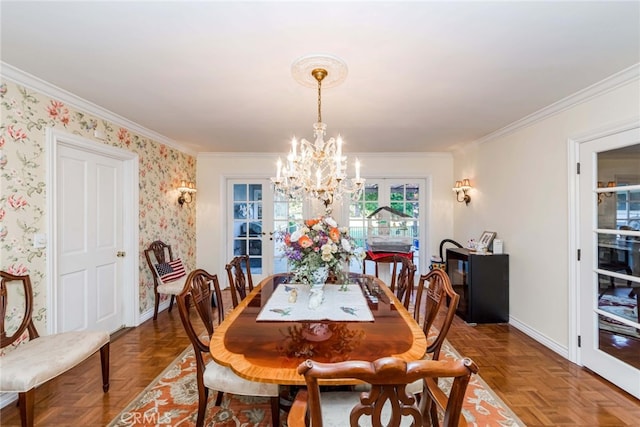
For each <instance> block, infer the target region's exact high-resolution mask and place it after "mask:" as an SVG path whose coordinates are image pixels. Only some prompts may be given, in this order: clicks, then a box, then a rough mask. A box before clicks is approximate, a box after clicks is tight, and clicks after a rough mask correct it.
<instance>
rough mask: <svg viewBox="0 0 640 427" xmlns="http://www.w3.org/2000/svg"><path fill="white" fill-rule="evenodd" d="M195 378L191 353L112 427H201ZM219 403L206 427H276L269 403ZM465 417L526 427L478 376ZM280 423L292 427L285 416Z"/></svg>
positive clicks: (446, 351) (447, 349)
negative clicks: (197, 415) (199, 425)
mask: <svg viewBox="0 0 640 427" xmlns="http://www.w3.org/2000/svg"><path fill="white" fill-rule="evenodd" d="M442 354H443V355H444V356H445V357H447V358H454V359H458V358H460V355H459V354H458V352H457V351H456V350H455V348H453V346H451V345H450V344H449V343H448V342H447V341H445V343H444V345H443V348H442ZM195 372H196V365H195V359H194V357H193V350H192V348H191V347H188V348H187V349H186V350H185V351H184V352H183V353H182V354H181V355H180V356H178V358H176V360H174V361H173V362H172V363H171V365H169V367H167V368H166V369H165V370H164V371H163V372H162V373H161V374H160V375H159V376H158V377H157V378H156V379H155V380H153V382H152V383H151V384H150V385H149V386H147V388H146V389H145V390H143V391H142V393H140V394H139V395H138V396H137V397H136V398H135V399H134V400H133V401H132V402H131V403H130V404H129V405H128V406H127V407H126V408H125V409H124V410H123V411H122V412H121V413H120V414H118V415H117V416H116V417H115V418H114V419H113V421H111V423H110V424H109V427H125V426H126V427H130V426H136V427H137V426H157V427H166V426H193V425H195V422H196V410H197V407H198V391H197V386H196V378H195V375H196V373H195ZM214 403H215V393H214V392H213V391H211V392H210V393H209V406H208V407H207V417H206V421H205V426H208V427H231V426H233V427H269V426H271V410H270V405H269V398H261V397H246V396H237V395H232V394H225V395H224V398H223V401H222V405H221V406H220V407H216V406H214ZM462 412H463V414H464V416H465V418H466V419H467V421H468V422H469V425H471V426H514V427H515V426H524V425H525V424H524V423H522V421H520V419H519V418H518V417H517V416H516V415H515V414H514V413H513V412H512V411H511V409H510V408H509V407H508V406H507V405H506V404H505V403H504V402H503V401H502V400H501V399H500V398H499V397H498V396H497V395H496V394H495V393H494V392H493V391H492V390H491V388H489V386H488V385H487V384H486V383H485V382H484V380H482V378H480V376H479V375H474V376H473V377H472V379H471V381H470V383H469V386H468V388H467V393H466V396H465V403H464V406H463V409H462ZM280 418H281V420H282V421H283V422H282V424H283V426H285V427H286V413H285V412H284V411H283V412H281V414H280Z"/></svg>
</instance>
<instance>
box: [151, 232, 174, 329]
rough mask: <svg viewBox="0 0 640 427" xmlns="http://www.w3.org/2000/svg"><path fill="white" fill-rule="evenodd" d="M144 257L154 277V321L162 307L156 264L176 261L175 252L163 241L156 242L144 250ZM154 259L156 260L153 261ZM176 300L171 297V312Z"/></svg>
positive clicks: (160, 282)
mask: <svg viewBox="0 0 640 427" xmlns="http://www.w3.org/2000/svg"><path fill="white" fill-rule="evenodd" d="M144 257H145V258H146V260H147V265H148V266H149V269H150V270H151V275H152V277H153V294H154V309H153V320H156V319H157V318H158V308H159V306H160V295H159V294H158V286H160V285H161V284H162V281H161V280H160V277H159V276H158V270H157V269H156V267H155V266H156V264H162V263H165V262H169V261H174V258H173V251H172V250H171V245H167V244H166V243H164V242H163V241H162V240H156V241H154V242H152V243H151V244H150V245H149V247H148V248H147V249H145V250H144ZM152 257H153V258H154V259H152ZM174 299H175V297H174V295H171V299H170V300H169V312H171V309H172V308H173V300H174Z"/></svg>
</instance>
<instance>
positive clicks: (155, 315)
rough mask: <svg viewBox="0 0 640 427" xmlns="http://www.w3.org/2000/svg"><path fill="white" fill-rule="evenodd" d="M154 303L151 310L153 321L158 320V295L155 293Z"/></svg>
mask: <svg viewBox="0 0 640 427" xmlns="http://www.w3.org/2000/svg"><path fill="white" fill-rule="evenodd" d="M155 294H156V303H155V307H154V309H153V320H156V319H157V318H158V307H159V306H160V295H159V294H158V293H157V292H156V293H155Z"/></svg>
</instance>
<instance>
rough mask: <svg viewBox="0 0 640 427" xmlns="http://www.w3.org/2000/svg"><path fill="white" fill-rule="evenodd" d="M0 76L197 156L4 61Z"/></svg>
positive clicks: (150, 131)
mask: <svg viewBox="0 0 640 427" xmlns="http://www.w3.org/2000/svg"><path fill="white" fill-rule="evenodd" d="M0 76H2V77H3V78H6V79H8V80H11V81H13V82H14V83H16V84H19V85H21V86H25V87H28V88H30V89H32V90H35V91H37V92H40V93H42V94H43V95H46V96H49V97H51V98H54V99H56V100H59V101H62V102H64V103H65V104H67V105H69V106H70V107H73V108H75V109H77V110H80V111H83V112H87V113H89V114H92V115H94V116H96V117H98V118H101V119H104V120H107V121H109V122H112V123H114V124H115V125H118V126H122V127H124V128H127V129H129V130H130V131H132V132H135V133H137V134H139V135H141V136H144V137H146V138H149V139H152V140H154V141H157V142H160V143H162V144H165V145H168V146H170V147H172V148H175V149H176V150H179V151H182V152H183V153H186V154H189V155H191V156H196V155H197V153H196V152H195V151H193V150H191V149H189V148H186V147H185V146H184V145H182V144H179V143H178V142H176V141H174V140H172V139H170V138H167V137H166V136H164V135H161V134H159V133H157V132H154V131H152V130H151V129H148V128H146V127H144V126H141V125H139V124H137V123H135V122H132V121H131V120H129V119H126V118H124V117H122V116H120V115H118V114H116V113H113V112H111V111H109V110H107V109H105V108H103V107H100V106H99V105H96V104H94V103H92V102H90V101H87V100H86V99H83V98H80V97H79V96H77V95H74V94H73V93H71V92H68V91H66V90H64V89H61V88H59V87H57V86H55V85H53V84H51V83H49V82H46V81H44V80H42V79H41V78H39V77H36V76H34V75H32V74H29V73H27V72H25V71H22V70H21V69H19V68H16V67H14V66H13V65H10V64H7V63H6V62H4V61H0Z"/></svg>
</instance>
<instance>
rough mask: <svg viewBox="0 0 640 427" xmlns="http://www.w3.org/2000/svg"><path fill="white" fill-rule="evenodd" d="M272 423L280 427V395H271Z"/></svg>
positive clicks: (275, 426)
mask: <svg viewBox="0 0 640 427" xmlns="http://www.w3.org/2000/svg"><path fill="white" fill-rule="evenodd" d="M271 423H272V424H273V426H274V427H280V397H279V396H272V397H271Z"/></svg>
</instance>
